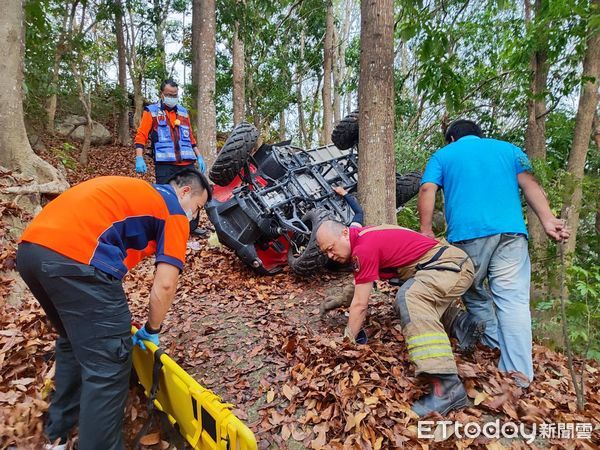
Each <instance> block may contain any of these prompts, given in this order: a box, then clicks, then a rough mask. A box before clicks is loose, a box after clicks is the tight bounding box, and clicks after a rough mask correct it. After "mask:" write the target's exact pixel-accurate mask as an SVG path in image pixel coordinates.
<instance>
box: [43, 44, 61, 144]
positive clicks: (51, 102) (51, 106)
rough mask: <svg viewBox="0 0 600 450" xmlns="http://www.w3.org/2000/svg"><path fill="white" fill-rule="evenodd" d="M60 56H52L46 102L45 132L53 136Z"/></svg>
mask: <svg viewBox="0 0 600 450" xmlns="http://www.w3.org/2000/svg"><path fill="white" fill-rule="evenodd" d="M59 63H60V56H59V54H58V51H57V53H55V54H54V65H53V66H52V79H51V81H50V91H51V94H50V97H48V100H47V101H46V116H47V117H46V131H48V132H49V133H51V134H54V123H55V120H56V106H57V103H58V96H57V95H56V91H57V89H58V70H59Z"/></svg>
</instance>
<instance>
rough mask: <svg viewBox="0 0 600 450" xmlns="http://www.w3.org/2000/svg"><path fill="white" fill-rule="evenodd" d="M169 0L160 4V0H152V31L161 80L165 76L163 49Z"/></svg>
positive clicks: (165, 59) (165, 60)
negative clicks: (154, 37)
mask: <svg viewBox="0 0 600 450" xmlns="http://www.w3.org/2000/svg"><path fill="white" fill-rule="evenodd" d="M169 7H170V1H167V2H165V4H162V3H161V1H160V0H154V30H155V31H154V32H155V36H156V51H157V52H158V61H159V63H160V72H159V77H160V78H161V81H162V80H164V79H165V78H167V52H166V50H165V26H166V19H167V16H168V14H169Z"/></svg>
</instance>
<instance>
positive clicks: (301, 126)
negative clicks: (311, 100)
mask: <svg viewBox="0 0 600 450" xmlns="http://www.w3.org/2000/svg"><path fill="white" fill-rule="evenodd" d="M304 39H305V37H304V28H302V30H301V31H300V61H299V62H296V77H297V78H298V83H297V84H296V104H297V105H298V135H299V139H300V147H304V146H305V145H306V142H307V139H306V123H305V121H304V97H303V95H302V84H303V83H302V78H303V77H304V71H303V70H302V64H304Z"/></svg>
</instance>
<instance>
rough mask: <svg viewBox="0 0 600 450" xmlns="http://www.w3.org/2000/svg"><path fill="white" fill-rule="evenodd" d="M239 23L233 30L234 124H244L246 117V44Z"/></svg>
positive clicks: (236, 23)
mask: <svg viewBox="0 0 600 450" xmlns="http://www.w3.org/2000/svg"><path fill="white" fill-rule="evenodd" d="M239 27H240V24H239V22H237V21H236V22H235V24H234V30H233V45H232V47H233V50H232V54H233V124H234V125H237V124H238V123H240V122H243V121H244V119H245V117H246V111H245V105H246V98H245V97H246V92H245V78H246V74H245V72H246V70H245V57H244V42H243V41H242V39H241V38H240V34H239Z"/></svg>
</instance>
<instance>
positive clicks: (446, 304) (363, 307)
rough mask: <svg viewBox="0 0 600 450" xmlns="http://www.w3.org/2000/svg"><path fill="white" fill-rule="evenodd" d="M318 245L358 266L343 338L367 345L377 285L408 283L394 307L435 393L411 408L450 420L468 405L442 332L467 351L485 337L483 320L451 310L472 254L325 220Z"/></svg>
mask: <svg viewBox="0 0 600 450" xmlns="http://www.w3.org/2000/svg"><path fill="white" fill-rule="evenodd" d="M317 243H318V245H319V248H320V249H321V250H322V251H323V252H324V253H326V254H327V256H328V257H329V258H330V259H333V260H334V261H337V262H340V263H348V262H352V264H353V269H354V281H355V284H356V286H355V289H354V297H353V298H352V304H351V305H350V317H349V318H348V326H347V327H346V330H345V333H344V334H345V336H346V337H348V338H349V339H350V340H351V341H352V342H354V341H355V340H356V341H358V343H364V342H366V334H365V332H364V330H363V329H362V326H363V323H364V321H365V318H366V315H367V309H368V303H369V297H370V295H371V290H372V289H373V282H374V281H376V280H381V279H383V280H385V279H390V278H400V279H402V280H406V282H405V283H404V284H403V285H402V287H401V288H400V289H399V290H398V293H397V295H396V310H397V312H398V314H399V315H400V323H401V325H402V331H403V333H404V336H405V338H406V343H407V346H408V353H409V357H410V360H411V361H412V362H413V363H414V364H415V366H416V373H417V375H420V376H423V377H427V378H428V381H429V382H430V384H431V392H430V393H429V394H427V395H425V396H424V397H422V398H420V399H419V400H418V401H417V402H416V403H415V404H414V405H413V410H414V411H415V412H416V413H417V414H419V415H420V416H423V415H426V414H429V413H430V412H433V411H437V412H439V413H440V414H442V415H445V414H447V413H448V412H449V411H451V410H453V409H457V408H461V407H463V406H465V405H466V401H467V396H466V392H465V389H464V387H463V385H462V383H461V381H460V379H459V378H458V375H457V373H458V372H457V368H456V363H455V362H454V355H453V353H452V348H451V346H450V340H449V338H448V335H447V334H446V332H445V331H444V328H446V329H447V330H450V334H451V337H457V338H458V339H459V341H461V344H462V346H463V348H464V350H467V351H469V350H471V348H472V347H473V346H474V345H475V343H476V342H477V341H478V340H479V338H480V336H481V335H482V334H483V331H484V325H483V324H482V323H479V322H476V321H475V320H474V319H473V317H472V316H471V315H469V314H468V313H466V312H464V311H461V310H459V309H458V308H456V307H455V306H453V305H454V302H455V300H456V299H457V298H458V297H460V296H461V295H462V294H463V293H464V292H465V291H466V290H467V289H468V287H469V286H470V285H471V282H472V281H473V264H472V263H471V261H470V259H469V257H468V256H467V255H466V254H465V253H464V252H463V251H462V250H459V249H457V248H455V247H452V246H450V245H443V244H441V243H439V242H438V241H436V240H435V239H431V238H428V237H426V236H423V235H421V234H420V233H417V232H415V231H412V230H408V229H406V228H401V227H398V226H395V225H382V226H378V227H364V228H359V227H357V228H347V227H346V226H344V225H343V224H341V223H339V222H333V221H326V222H323V224H321V226H320V227H319V228H318V229H317Z"/></svg>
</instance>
